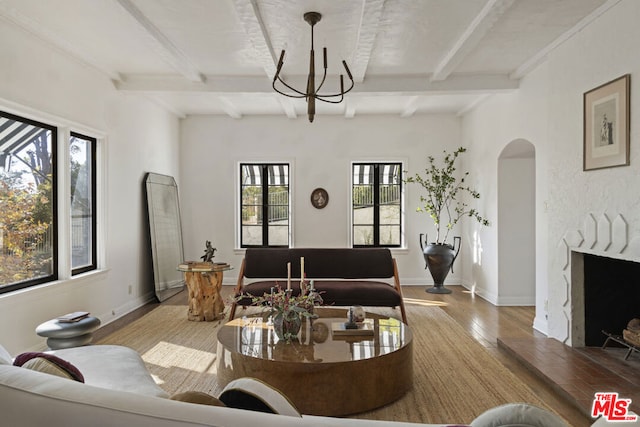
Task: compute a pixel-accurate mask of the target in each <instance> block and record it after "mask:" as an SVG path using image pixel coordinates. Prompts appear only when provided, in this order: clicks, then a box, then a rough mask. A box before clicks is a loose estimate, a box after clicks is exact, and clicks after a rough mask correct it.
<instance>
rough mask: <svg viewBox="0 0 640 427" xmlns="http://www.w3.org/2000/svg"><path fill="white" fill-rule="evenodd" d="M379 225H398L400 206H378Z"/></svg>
mask: <svg viewBox="0 0 640 427" xmlns="http://www.w3.org/2000/svg"><path fill="white" fill-rule="evenodd" d="M380 224H396V225H398V224H400V206H399V205H385V206H380Z"/></svg>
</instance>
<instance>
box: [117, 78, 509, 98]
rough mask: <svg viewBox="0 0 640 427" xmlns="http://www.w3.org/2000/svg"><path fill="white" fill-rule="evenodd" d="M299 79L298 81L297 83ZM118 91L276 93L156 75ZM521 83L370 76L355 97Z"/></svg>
mask: <svg viewBox="0 0 640 427" xmlns="http://www.w3.org/2000/svg"><path fill="white" fill-rule="evenodd" d="M297 79H299V80H297ZM297 79H296V78H292V79H291V81H292V82H293V84H304V83H303V82H304V79H306V76H297ZM114 85H115V87H116V89H118V90H122V91H132V92H209V93H239V94H254V95H255V94H273V90H272V88H271V85H270V84H269V81H268V80H267V79H265V78H264V77H232V76H215V75H207V76H206V79H205V82H203V83H194V82H189V81H187V80H185V79H184V78H182V77H180V76H177V75H174V76H157V75H125V76H123V80H122V81H118V82H114ZM518 85H519V83H518V81H517V80H513V79H510V78H509V76H508V75H506V74H478V75H466V74H464V75H458V74H454V75H452V76H450V77H449V78H448V79H447V80H444V81H431V80H429V78H428V77H427V76H415V75H414V76H411V77H402V78H400V77H398V76H373V77H372V76H369V77H367V80H366V81H364V82H363V83H361V84H359V85H356V86H355V87H354V88H353V90H352V91H351V92H350V93H349V94H348V95H347V96H346V99H348V98H349V96H351V95H352V94H354V95H355V94H365V95H366V94H398V95H419V94H427V93H431V94H440V95H446V94H462V93H477V92H491V93H498V92H509V91H512V90H514V89H517V88H518Z"/></svg>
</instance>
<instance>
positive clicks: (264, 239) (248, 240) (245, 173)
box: [240, 163, 290, 248]
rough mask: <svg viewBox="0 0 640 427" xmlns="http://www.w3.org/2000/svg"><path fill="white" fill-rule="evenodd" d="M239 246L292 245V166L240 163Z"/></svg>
mask: <svg viewBox="0 0 640 427" xmlns="http://www.w3.org/2000/svg"><path fill="white" fill-rule="evenodd" d="M240 194H241V197H240V200H241V201H240V204H241V206H240V212H241V213H240V215H241V218H240V224H241V226H240V246H241V247H243V248H249V247H288V246H289V230H290V228H289V225H290V218H289V214H290V207H289V165H288V164H286V163H242V164H240Z"/></svg>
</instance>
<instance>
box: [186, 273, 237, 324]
mask: <svg viewBox="0 0 640 427" xmlns="http://www.w3.org/2000/svg"><path fill="white" fill-rule="evenodd" d="M178 270H180V271H182V272H184V276H185V282H186V285H187V291H188V292H189V311H188V312H187V319H188V320H192V321H195V322H202V321H205V322H212V321H214V320H219V319H222V318H223V317H224V313H223V312H224V307H225V306H224V301H223V300H222V295H221V294H220V290H221V289H222V278H223V272H224V271H227V270H231V267H230V266H225V267H216V266H215V265H212V266H211V267H200V266H198V267H187V268H185V267H182V266H180V267H178Z"/></svg>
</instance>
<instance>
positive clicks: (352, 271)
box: [229, 248, 407, 323]
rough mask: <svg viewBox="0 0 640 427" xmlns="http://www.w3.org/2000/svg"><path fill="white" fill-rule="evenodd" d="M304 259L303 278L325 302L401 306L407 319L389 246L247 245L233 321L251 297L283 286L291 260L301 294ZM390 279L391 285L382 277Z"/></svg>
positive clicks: (294, 285)
mask: <svg viewBox="0 0 640 427" xmlns="http://www.w3.org/2000/svg"><path fill="white" fill-rule="evenodd" d="M301 257H304V270H305V277H306V279H307V280H308V281H310V280H313V283H314V287H315V288H316V290H317V291H319V292H322V294H321V295H322V299H323V300H324V304H325V305H334V306H351V305H361V306H364V307H399V308H400V312H401V314H402V321H403V322H405V323H407V316H406V313H405V309H404V302H403V300H402V290H401V288H400V279H399V278H398V267H397V265H396V261H395V259H394V258H393V257H392V256H391V251H390V250H389V249H386V248H317V249H316V248H249V249H247V250H246V252H245V257H244V259H243V260H242V264H241V266H240V271H239V273H238V283H237V285H236V289H235V295H236V302H234V303H233V304H232V306H231V310H230V313H229V320H231V319H233V318H234V316H235V313H236V309H237V307H238V305H240V306H248V305H251V304H252V301H251V297H250V296H262V295H264V294H265V293H268V292H270V290H271V288H272V287H275V286H278V285H279V286H280V287H282V288H285V287H286V286H287V263H291V278H292V280H291V288H292V289H293V294H294V295H298V294H299V292H300V258H301ZM391 278H393V285H391V284H389V283H387V282H385V281H383V280H384V279H387V280H388V279H391ZM245 281H246V282H249V283H245ZM242 295H245V297H244V298H240V297H241V296H242Z"/></svg>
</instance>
